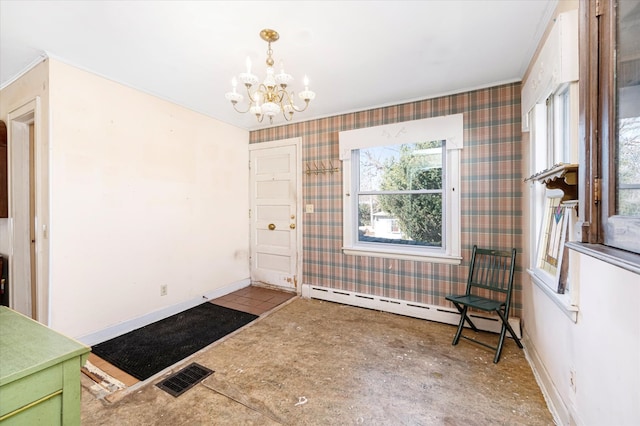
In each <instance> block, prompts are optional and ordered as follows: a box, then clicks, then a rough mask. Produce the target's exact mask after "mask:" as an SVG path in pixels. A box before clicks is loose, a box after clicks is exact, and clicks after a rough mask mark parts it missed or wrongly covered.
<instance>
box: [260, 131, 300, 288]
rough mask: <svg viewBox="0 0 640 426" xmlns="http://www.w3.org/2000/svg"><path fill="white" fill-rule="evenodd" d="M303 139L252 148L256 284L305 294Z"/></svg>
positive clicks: (264, 144) (268, 143) (275, 142)
mask: <svg viewBox="0 0 640 426" xmlns="http://www.w3.org/2000/svg"><path fill="white" fill-rule="evenodd" d="M300 148H301V139H300V138H292V139H285V140H281V141H274V142H265V143H260V144H252V145H249V159H250V178H249V182H250V190H249V196H250V200H251V201H250V208H251V212H250V215H251V220H250V236H251V267H250V269H251V281H252V282H256V283H260V284H265V285H267V286H272V287H277V288H281V289H286V290H294V291H296V292H300V282H301V275H300V271H299V268H300V265H301V264H302V259H301V258H302V251H301V250H300V249H299V248H300V247H301V240H302V230H301V229H300V225H301V224H302V221H301V220H300V213H301V207H300V205H299V203H298V197H299V195H300V194H301V192H302V186H301V184H302V179H301V176H300V170H301V168H300V167H299V164H298V160H299V158H300Z"/></svg>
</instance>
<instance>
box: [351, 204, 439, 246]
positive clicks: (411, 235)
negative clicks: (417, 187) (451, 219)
mask: <svg viewBox="0 0 640 426" xmlns="http://www.w3.org/2000/svg"><path fill="white" fill-rule="evenodd" d="M358 241H361V242H372V243H391V244H412V245H422V246H432V247H442V194H441V193H439V194H392V195H359V196H358Z"/></svg>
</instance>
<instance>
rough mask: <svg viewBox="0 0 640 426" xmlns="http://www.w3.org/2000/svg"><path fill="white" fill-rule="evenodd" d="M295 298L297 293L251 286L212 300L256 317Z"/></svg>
mask: <svg viewBox="0 0 640 426" xmlns="http://www.w3.org/2000/svg"><path fill="white" fill-rule="evenodd" d="M294 296H295V293H288V292H284V291H279V290H272V289H270V288H264V287H257V286H249V287H245V288H243V289H240V290H238V291H234V292H233V293H229V294H227V295H225V296H222V297H219V298H217V299H213V300H211V303H215V304H216V305H220V306H224V307H225V308H231V309H235V310H237V311H242V312H248V313H250V314H254V315H262V314H264V313H265V312H268V311H270V310H271V309H273V308H275V307H276V306H278V305H280V304H282V303H284V302H286V301H287V300H289V299H291V298H292V297H294Z"/></svg>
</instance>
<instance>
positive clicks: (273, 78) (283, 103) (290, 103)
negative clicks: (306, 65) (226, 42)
mask: <svg viewBox="0 0 640 426" xmlns="http://www.w3.org/2000/svg"><path fill="white" fill-rule="evenodd" d="M260 37H261V38H262V39H263V40H264V41H266V42H267V43H268V45H269V47H268V49H267V59H266V61H265V63H266V65H267V68H266V72H265V78H264V80H263V81H262V83H261V84H258V82H259V81H260V80H259V79H258V76H256V75H254V74H252V73H251V65H252V64H251V58H250V57H249V56H247V59H246V60H245V64H246V68H247V71H246V72H243V73H240V74H239V75H238V78H237V79H236V77H234V78H233V79H232V80H231V87H232V91H231V92H227V93H226V94H225V98H226V99H227V100H228V101H230V102H231V104H232V105H233V108H234V109H235V110H236V111H237V112H240V113H246V112H249V113H251V114H254V115H255V116H256V119H257V120H258V122H262V119H263V118H264V116H268V117H269V121H270V122H271V123H273V117H274V116H276V115H278V114H279V113H282V115H283V116H284V118H285V120H286V121H290V120H292V119H293V114H294V113H295V112H302V111H304V110H306V109H307V107H308V106H309V102H310V101H312V100H313V99H314V98H315V96H316V94H315V93H314V92H312V91H311V90H309V78H308V77H307V76H306V75H305V76H304V79H303V82H304V90H303V91H301V92H300V93H299V94H298V96H299V97H300V99H302V100H303V101H304V102H305V104H304V105H303V106H302V107H297V106H296V105H295V103H294V92H293V91H291V92H290V91H288V90H287V86H288V85H289V83H290V82H291V81H293V76H292V75H290V74H287V73H286V72H285V70H284V62H283V61H282V60H281V61H280V64H279V65H280V67H279V68H280V70H279V72H278V73H277V74H276V73H275V71H274V69H273V65H274V63H275V61H274V59H273V56H272V55H273V50H272V49H271V43H274V42H276V41H277V40H278V39H279V38H280V35H279V34H278V32H277V31H274V30H270V29H265V30H262V31H261V32H260ZM238 80H240V81H241V82H242V83H243V84H244V86H245V89H246V91H247V93H246V95H247V101H248V103H249V105H248V106H247V107H246V109H245V110H244V111H243V110H240V109H238V104H239V103H240V102H242V100H243V99H244V97H243V96H242V95H241V94H240V93H238V92H237V91H236V89H237V85H238Z"/></svg>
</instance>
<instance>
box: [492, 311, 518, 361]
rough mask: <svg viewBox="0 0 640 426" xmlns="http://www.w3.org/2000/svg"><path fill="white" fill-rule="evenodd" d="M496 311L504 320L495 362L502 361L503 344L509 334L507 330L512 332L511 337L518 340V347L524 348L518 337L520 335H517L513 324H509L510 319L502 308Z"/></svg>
mask: <svg viewBox="0 0 640 426" xmlns="http://www.w3.org/2000/svg"><path fill="white" fill-rule="evenodd" d="M496 313H497V314H498V316H500V319H501V320H502V329H501V330H500V340H499V341H498V346H497V348H496V356H495V357H494V358H493V362H494V364H497V363H498V361H500V354H501V353H502V346H503V345H504V338H505V335H506V334H507V330H509V334H511V337H512V338H513V340H514V341H515V342H516V344H517V345H518V347H519V348H520V349H522V343H521V342H520V339H518V336H516V333H515V332H514V331H513V328H512V327H511V324H509V321H507V319H506V318H505V316H504V314H503V313H502V312H501V311H500V310H498V311H496Z"/></svg>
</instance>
